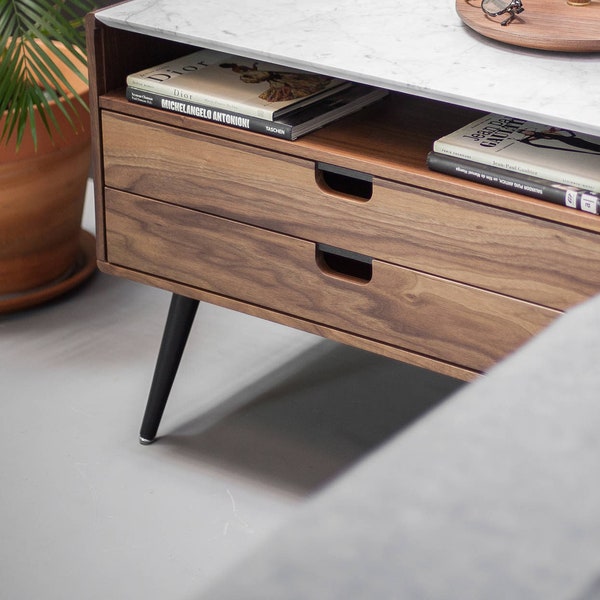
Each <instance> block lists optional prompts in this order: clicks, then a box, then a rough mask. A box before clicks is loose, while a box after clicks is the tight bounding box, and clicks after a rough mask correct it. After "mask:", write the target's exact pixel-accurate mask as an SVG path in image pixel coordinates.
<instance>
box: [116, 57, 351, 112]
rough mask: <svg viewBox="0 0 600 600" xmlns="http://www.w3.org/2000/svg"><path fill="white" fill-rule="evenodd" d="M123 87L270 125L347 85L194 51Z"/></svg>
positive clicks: (136, 76)
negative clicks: (240, 115) (251, 118)
mask: <svg viewBox="0 0 600 600" xmlns="http://www.w3.org/2000/svg"><path fill="white" fill-rule="evenodd" d="M127 85H128V86H129V87H132V88H135V89H137V90H141V91H147V92H153V93H155V94H160V95H162V96H166V97H169V98H174V99H176V100H180V101H182V102H191V103H195V104H201V105H205V106H210V107H213V108H220V109H223V110H227V111H231V112H236V113H240V114H244V115H247V116H249V117H257V118H260V119H265V120H269V121H273V120H275V119H278V118H279V117H281V116H283V115H284V114H286V113H288V112H290V111H292V110H295V109H297V108H298V107H299V106H305V105H307V104H311V103H313V102H315V101H317V100H321V99H322V98H324V97H326V96H328V95H330V94H333V93H335V92H337V91H339V90H340V89H341V86H348V85H350V84H349V82H346V81H344V80H343V79H337V78H334V77H328V76H326V75H319V74H315V73H309V72H306V71H301V70H299V69H292V68H288V67H282V66H279V65H275V64H272V63H267V62H262V61H255V60H253V59H249V58H243V57H241V56H236V55H233V54H226V53H223V52H218V51H216V50H199V51H197V52H193V53H192V54H188V55H187V56H184V57H182V58H179V59H176V60H172V61H169V62H166V63H162V64H160V65H158V66H155V67H151V68H149V69H145V70H143V71H138V72H137V73H132V74H130V75H128V76H127Z"/></svg>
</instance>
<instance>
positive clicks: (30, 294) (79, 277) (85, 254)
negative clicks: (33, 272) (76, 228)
mask: <svg viewBox="0 0 600 600" xmlns="http://www.w3.org/2000/svg"><path fill="white" fill-rule="evenodd" d="M95 270H96V238H95V237H94V236H93V235H92V234H91V233H89V232H88V231H85V230H84V229H82V230H81V234H80V240H79V256H78V257H77V261H76V262H75V264H74V265H73V266H72V267H71V268H70V269H69V271H68V272H67V273H65V274H64V275H63V276H62V277H59V278H58V279H55V280H54V281H52V282H50V283H48V284H47V285H44V286H42V287H38V288H35V289H33V290H28V291H26V292H21V293H17V294H5V295H0V314H3V313H9V312H14V311H17V310H22V309H24V308H29V307H31V306H36V305H37V304H42V303H43V302H47V301H48V300H52V299H54V298H57V297H58V296H61V295H62V294H65V293H66V292H69V291H71V290H73V289H75V288H76V287H77V286H78V285H81V284H82V283H83V282H84V281H85V280H86V279H88V278H89V277H90V276H91V275H92V274H93V273H94V271H95Z"/></svg>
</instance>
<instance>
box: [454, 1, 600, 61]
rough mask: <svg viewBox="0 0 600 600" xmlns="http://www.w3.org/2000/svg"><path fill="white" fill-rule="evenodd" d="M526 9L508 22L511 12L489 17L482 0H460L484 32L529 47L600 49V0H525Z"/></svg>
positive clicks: (462, 12)
mask: <svg viewBox="0 0 600 600" xmlns="http://www.w3.org/2000/svg"><path fill="white" fill-rule="evenodd" d="M523 7H524V8H525V10H524V11H523V12H522V13H521V14H520V15H517V17H516V18H515V19H514V21H513V22H512V23H510V24H509V25H506V26H504V27H503V26H502V25H500V23H501V22H502V21H503V20H504V18H505V17H506V16H507V15H502V16H499V17H489V16H487V15H486V14H485V13H484V12H483V11H482V10H481V0H456V10H457V12H458V14H459V16H460V18H461V19H462V20H463V22H464V23H465V25H467V26H468V27H470V28H471V29H473V30H474V31H477V32H478V33H480V34H481V35H484V36H486V37H489V38H492V39H494V40H498V41H500V42H506V43H508V44H513V45H515V46H523V47H525V48H536V49H539V50H554V51H561V52H600V0H592V1H591V3H590V4H587V5H585V6H572V5H570V4H567V1H566V0H523Z"/></svg>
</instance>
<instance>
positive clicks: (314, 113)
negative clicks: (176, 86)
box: [126, 84, 388, 140]
mask: <svg viewBox="0 0 600 600" xmlns="http://www.w3.org/2000/svg"><path fill="white" fill-rule="evenodd" d="M387 93H388V92H387V91H386V90H382V89H378V88H374V87H370V86H367V85H361V84H353V85H352V86H350V87H347V88H346V87H344V88H342V89H340V91H338V92H337V93H335V94H332V95H330V96H327V97H326V98H323V99H321V100H319V101H316V102H314V103H313V104H310V105H308V106H301V107H298V108H296V109H295V110H293V111H290V112H288V113H287V114H285V115H283V116H282V117H280V118H279V119H277V120H275V121H271V120H267V119H259V118H258V117H249V116H247V115H243V114H240V113H236V112H231V111H226V110H222V109H217V108H212V107H210V106H206V105H202V104H197V103H194V102H184V101H181V100H176V99H174V98H169V97H168V96H162V95H160V94H155V93H153V92H148V91H144V90H137V89H135V88H132V87H128V88H127V90H126V94H127V99H128V100H129V101H130V102H134V103H136V104H145V105H148V106H153V107H155V108H160V109H162V110H166V111H168V112H175V113H179V114H183V115H187V116H191V117H195V118H198V119H202V120H204V121H212V122H214V123H220V124H223V125H229V126H230V127H236V128H238V129H246V130H248V131H253V132H255V133H264V134H266V135H270V136H272V137H279V138H283V139H286V140H295V139H297V138H298V137H300V136H302V135H305V134H307V133H310V132H311V131H314V130H315V129H318V128H320V127H323V126H324V125H327V124H328V123H331V122H332V121H335V120H337V119H339V118H341V117H343V116H346V115H349V114H351V113H353V112H356V111H358V110H360V109H361V108H364V107H365V106H368V105H370V104H372V103H373V102H375V101H377V100H379V99H381V98H383V97H384V96H386V95H387Z"/></svg>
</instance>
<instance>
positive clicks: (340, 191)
mask: <svg viewBox="0 0 600 600" xmlns="http://www.w3.org/2000/svg"><path fill="white" fill-rule="evenodd" d="M102 129H103V136H104V137H103V141H104V171H105V177H106V179H105V183H106V185H108V186H110V187H113V188H117V189H121V190H126V191H130V192H134V193H136V194H139V195H143V196H148V197H153V198H157V199H160V200H164V201H167V202H171V203H174V204H178V205H181V206H186V207H190V208H196V209H200V210H203V211H205V212H209V213H211V214H215V215H220V216H225V217H229V218H232V219H236V220H239V221H242V222H245V223H250V224H254V225H258V226H261V227H264V228H267V229H271V230H273V231H279V232H282V233H287V234H290V235H294V236H298V237H303V238H306V239H319V240H322V241H323V242H325V243H327V244H331V245H334V246H338V247H345V248H353V249H354V250H355V251H357V252H361V253H364V254H368V255H371V256H374V257H376V258H379V259H382V260H386V261H390V262H393V263H395V264H399V265H403V266H407V267H410V268H412V269H418V270H420V271H423V272H426V273H431V274H434V275H440V276H443V277H445V278H448V279H453V280H456V281H460V282H464V283H468V284H470V285H474V286H477V287H482V288H484V289H488V290H493V291H495V292H499V293H502V294H506V295H509V296H513V297H516V298H521V299H525V300H529V301H532V302H536V303H540V304H542V305H545V306H549V307H553V308H557V309H560V310H563V309H565V308H567V307H569V306H571V305H573V304H575V303H577V302H580V301H581V300H583V299H585V298H587V297H589V296H591V295H593V294H594V293H596V292H597V291H600V244H599V243H598V241H599V240H598V236H597V235H596V234H593V233H590V232H586V231H582V230H578V229H575V228H572V227H566V226H562V225H559V224H556V223H550V222H546V221H542V220H540V219H535V218H532V217H527V216H524V215H519V214H515V213H511V212H509V211H504V210H500V209H496V208H492V207H489V206H484V205H481V204H477V203H475V202H471V201H467V200H462V199H460V198H455V197H451V196H446V195H444V194H438V193H434V192H429V191H426V190H423V189H420V188H414V187H410V186H406V185H401V184H398V183H395V182H391V181H387V180H382V179H378V178H372V179H371V181H370V182H365V181H364V180H363V179H362V178H361V177H360V175H359V176H358V177H354V176H352V175H347V174H342V175H338V174H335V173H331V172H329V171H326V170H325V171H324V170H323V169H321V168H320V167H319V165H315V164H314V163H313V162H310V161H307V160H304V159H299V158H296V157H292V156H288V155H283V154H278V153H275V152H269V151H266V150H262V149H258V148H254V147H251V146H245V145H241V144H236V143H233V142H228V141H225V140H220V139H216V138H212V137H209V136H203V135H201V134H198V133H194V132H190V131H186V130H182V129H177V128H173V127H168V126H165V125H161V124H156V123H151V122H148V121H144V120H141V119H136V118H133V117H127V116H123V115H118V114H114V113H110V112H104V113H103V120H102Z"/></svg>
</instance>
